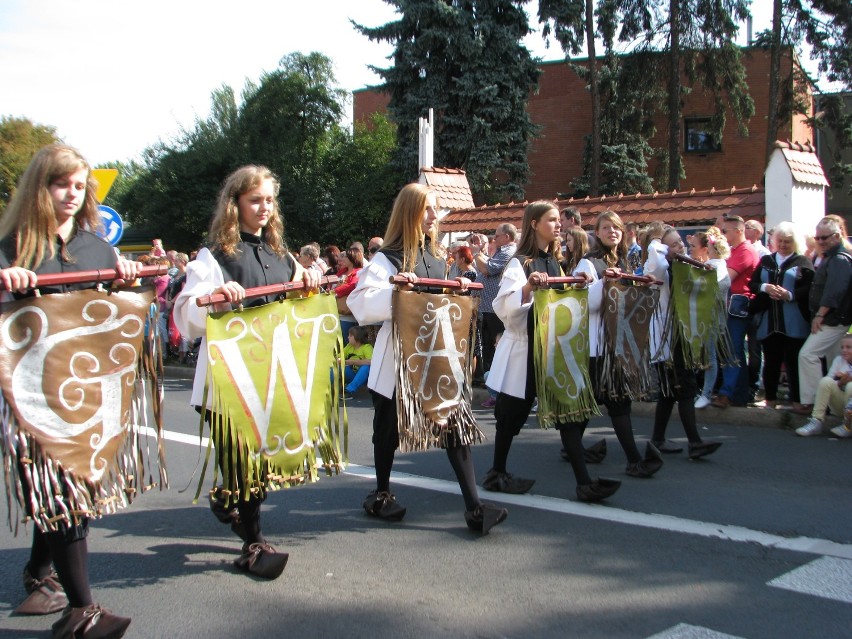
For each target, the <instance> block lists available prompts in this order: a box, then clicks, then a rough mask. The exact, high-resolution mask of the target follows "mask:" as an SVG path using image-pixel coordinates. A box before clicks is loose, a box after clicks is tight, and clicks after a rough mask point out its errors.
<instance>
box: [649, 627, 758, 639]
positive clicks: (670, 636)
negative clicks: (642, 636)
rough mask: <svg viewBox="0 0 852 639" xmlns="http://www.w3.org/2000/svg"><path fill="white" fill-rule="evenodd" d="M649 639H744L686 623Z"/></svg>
mask: <svg viewBox="0 0 852 639" xmlns="http://www.w3.org/2000/svg"><path fill="white" fill-rule="evenodd" d="M648 639H742V638H741V637H737V636H735V635H726V634H725V633H724V632H716V631H715V630H710V629H709V628H703V627H701V626H690V625H689V624H686V623H679V624H678V625H676V626H672V627H671V628H669V629H667V630H663V631H662V632H660V633H658V634H656V635H654V636H652V637H648Z"/></svg>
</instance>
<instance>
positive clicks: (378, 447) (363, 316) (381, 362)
mask: <svg viewBox="0 0 852 639" xmlns="http://www.w3.org/2000/svg"><path fill="white" fill-rule="evenodd" d="M436 234H437V197H436V195H435V193H434V192H433V191H431V190H430V189H429V187H427V186H425V185H422V184H408V185H406V186H404V187H403V188H402V190H401V191H400V192H399V194H398V195H397V197H396V200H395V201H394V205H393V210H392V212H391V216H390V220H389V221H388V227H387V231H386V232H385V235H384V238H385V241H384V244H383V245H382V248H381V250H380V251H379V252H378V253H376V254H375V255H374V256H373V257H372V259H371V260H370V263H369V264H368V265H367V266H366V267H365V268H364V269H363V270H362V271H361V275H360V278H359V280H358V286H357V287H356V288H355V290H354V291H352V293H350V294H349V300H348V301H349V308H350V310H351V311H352V313H353V314H354V315H355V317H356V318H357V320H358V323H359V324H377V323H379V322H381V324H382V326H381V329H380V330H379V333H378V335H377V337H376V344H375V348H374V350H373V359H372V362H371V366H370V377H369V379H368V382H367V386H368V387H369V389H370V390H371V391H372V395H373V407H374V408H375V414H374V417H373V455H374V459H375V467H376V490H374V491H372V492H371V493H370V494H369V495H367V499H366V500H365V501H364V510H365V511H366V512H367V514H368V515H370V516H373V517H378V518H380V519H385V520H389V521H399V520H401V519H402V518H403V517H404V516H405V512H406V509H405V508H404V507H403V506H402V505H400V504H399V502H397V500H396V497H395V496H394V494H393V493H392V492H391V491H390V475H391V469H392V468H393V460H394V454H395V451H396V449H397V448H398V447H399V445H400V432H399V429H400V428H401V427H402V424H401V420H402V419H403V416H400V415H399V413H398V405H397V404H398V403H397V393H398V392H400V391H399V387H398V381H399V380H398V375H397V374H398V372H399V371H398V365H402V364H401V363H399V362H396V361H394V345H393V342H392V339H393V335H392V334H393V333H394V330H395V327H394V321H393V318H394V310H395V309H394V308H393V305H394V299H399V296H398V295H397V296H396V297H395V295H394V285H393V284H391V283H390V281H389V278H390V277H392V276H394V275H397V274H399V275H401V276H404V277H405V278H406V279H407V280H408V281H409V282H410V284H408V285H406V286H404V287H402V290H403V291H404V290H411V289H412V288H413V284H415V283H416V282H417V280H418V278H421V277H423V278H435V279H443V278H444V277H445V275H446V272H447V264H446V261H445V260H443V259H440V258H438V257H436V256H435V253H434V248H433V247H434V246H435V244H436V239H435V237H436ZM456 281H458V282H459V284H460V288H461V290H462V291H464V290H466V289H467V286H468V285H469V284H470V280H468V279H466V278H464V277H458V278H456ZM468 299H469V298H468ZM396 311H397V312H398V313H404V312H405V309H402V308H400V309H396ZM409 319H412V320H413V319H414V318H409ZM418 321H420V320H418ZM460 381H462V380H456V382H460ZM464 402H467V400H466V399H465V400H464ZM460 408H461V409H462V410H463V411H465V412H467V413H468V414H469V415H472V413H470V407H469V405H467V406H461V407H460ZM406 418H407V416H406ZM473 428H474V429H475V424H474V426H473ZM480 437H481V433H479V432H478V430H476V432H472V431H471V430H470V428H469V427H467V428H466V429H461V428H447V429H445V430H444V432H443V433H442V436H441V438H440V439H441V442H440V445H441V446H443V447H444V448H445V449H446V451H447V457H448V458H449V460H450V464H451V465H452V467H453V471H454V472H455V475H456V478H457V479H458V482H459V487H460V488H461V492H462V497H463V498H464V503H465V509H466V512H465V521H466V523H467V525H468V527H469V528H470V529H471V530H476V531H481V532H482V533H483V534H484V533H487V532H488V530H489V529H490V528H491V527H492V526H495V525H497V524H499V523H500V522H502V521H503V520H504V519H505V518H506V516H507V515H508V511H506V509H504V508H498V507H496V506H494V505H492V504H487V503H483V502H482V501H481V500H480V499H479V494H478V492H477V489H476V473H475V471H474V467H473V457H472V456H471V451H470V445H469V443H470V442H471V441H476V440H477V439H479V438H480Z"/></svg>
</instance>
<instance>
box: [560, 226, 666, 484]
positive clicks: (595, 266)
mask: <svg viewBox="0 0 852 639" xmlns="http://www.w3.org/2000/svg"><path fill="white" fill-rule="evenodd" d="M595 238H596V243H595V248H594V250H592V251H591V252H590V253H589V254H587V255H586V257H585V258H583V259H582V260H580V263H579V264H578V265H577V268H575V269H574V273H573V274H574V275H580V274H582V275H583V276H584V277H585V278H586V279H587V281H588V282H589V352H590V354H591V357H590V358H589V375H590V377H591V379H592V384H593V385H596V384H599V380H600V375H601V373H602V372H603V371H600V370H599V366H600V365H601V362H602V357H601V356H602V355H603V343H602V341H601V337H602V336H603V332H602V322H603V317H602V310H603V294H604V280H605V279H614V280H617V279H618V278H619V277H620V276H621V274H622V273H630V271H629V268H628V265H627V250H628V246H627V238H626V235H625V227H624V222H622V220H621V218H620V217H619V216H618V215H617V214H616V213H614V212H613V211H604V212H603V213H601V214H600V215H599V216H598V218H597V220H596V221H595ZM595 391H596V395H597V396H598V403H599V404H604V405H605V406H606V407H607V411H608V413H609V418H610V421H611V422H612V428H613V430H614V431H615V435H616V437H617V438H618V442H619V444H621V448H622V449H623V450H624V454H625V455H626V456H627V467H626V469H625V472H626V473H627V474H628V475H630V476H631V477H639V478H643V479H647V478H650V477H652V476H653V475H654V473H656V472H657V471H658V470H660V468H662V465H663V461H662V458H661V456H660V454H659V451H657V450H656V449H655V448H654V447H653V445H650V444H649V445H648V447H647V449H646V453H645V456H644V458H643V456H642V455H640V453H639V449H638V448H637V447H636V440H635V439H634V437H633V423H632V421H631V419H630V413H631V408H632V402H631V400H630V399H629V397H628V396H627V389H619V388H615V389H613V390H612V391H610V392H607V393H606V394H603V393H602V392H601V389H600V388H595ZM587 423H588V420H584V421H583V422H581V426H582V428H585V427H586V424H587ZM604 443H605V440H604ZM595 448H596V452H598V451H599V452H600V455H596V456H597V457H598V459H602V458H603V454H605V448H604V446H603V445H602V444H601V442H598V443H597V444H596V445H595ZM590 450H591V449H590Z"/></svg>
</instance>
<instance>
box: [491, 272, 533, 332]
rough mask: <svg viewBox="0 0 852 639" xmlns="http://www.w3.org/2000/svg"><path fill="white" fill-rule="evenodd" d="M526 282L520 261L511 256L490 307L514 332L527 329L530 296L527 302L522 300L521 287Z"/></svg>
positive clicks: (530, 302) (508, 328)
mask: <svg viewBox="0 0 852 639" xmlns="http://www.w3.org/2000/svg"><path fill="white" fill-rule="evenodd" d="M526 283H527V276H526V273H524V268H523V266H521V263H520V261H519V260H518V259H517V258H514V257H513V258H512V259H511V260H510V261H509V263H508V265H507V266H506V268H505V269H504V270H503V275H502V276H501V277H500V290H499V291H497V296H496V297H495V298H494V301H493V302H492V307H493V308H494V312H495V313H496V314H497V317H499V318H500V320H501V321H502V322H503V324H504V325H505V326H506V329H507V330H510V331H512V332H514V333H526V330H527V315H528V313H529V309H530V306H531V305H532V298H530V301H529V302H526V303H524V302H523V296H524V292H523V290H522V289H523V287H524V284H526Z"/></svg>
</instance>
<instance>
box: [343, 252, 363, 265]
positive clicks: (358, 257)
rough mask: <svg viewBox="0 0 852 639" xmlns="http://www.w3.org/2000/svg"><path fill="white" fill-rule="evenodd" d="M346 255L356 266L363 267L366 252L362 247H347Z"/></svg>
mask: <svg viewBox="0 0 852 639" xmlns="http://www.w3.org/2000/svg"><path fill="white" fill-rule="evenodd" d="M345 255H346V257H347V258H348V259H349V261H350V262H352V266H354V267H355V268H363V266H364V252H363V251H362V250H361V249H359V248H353V247H350V248H348V249H346V253H345Z"/></svg>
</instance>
